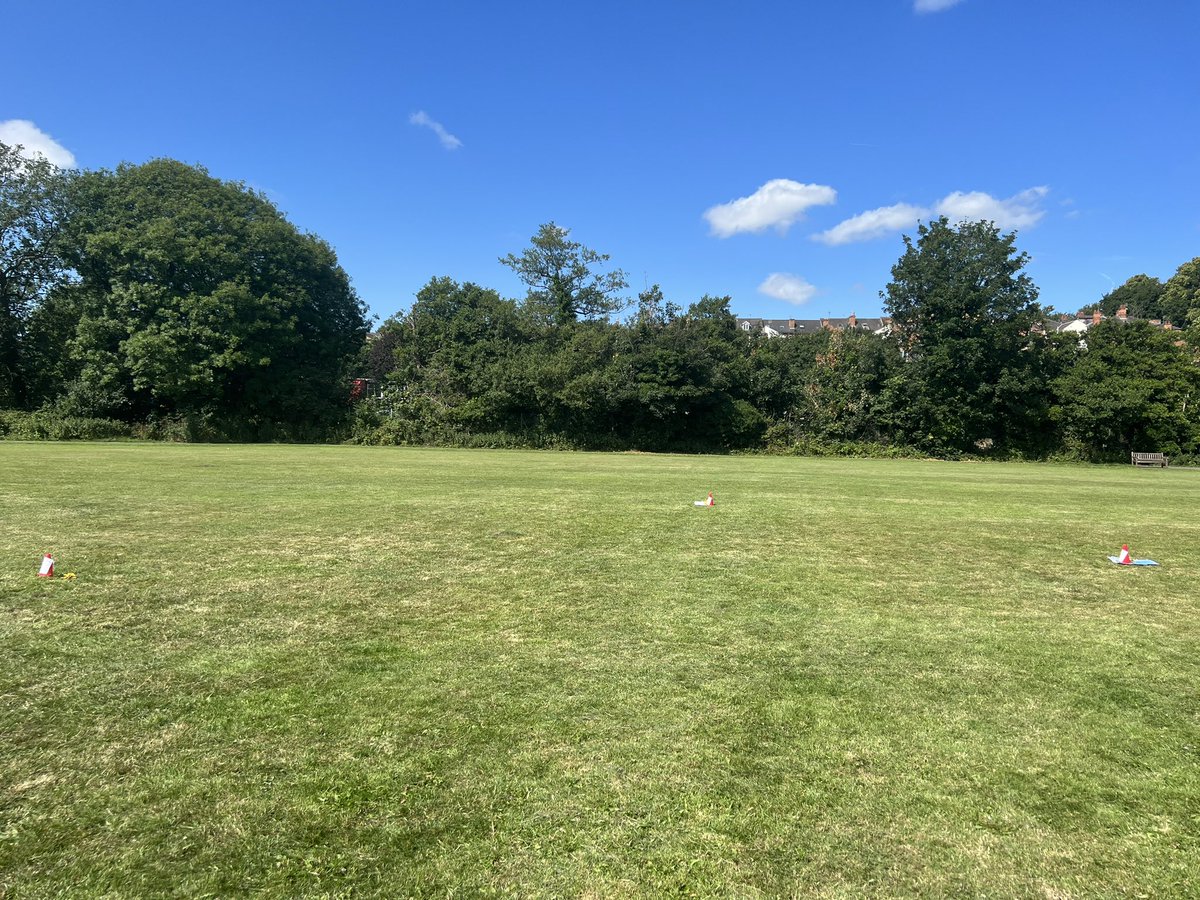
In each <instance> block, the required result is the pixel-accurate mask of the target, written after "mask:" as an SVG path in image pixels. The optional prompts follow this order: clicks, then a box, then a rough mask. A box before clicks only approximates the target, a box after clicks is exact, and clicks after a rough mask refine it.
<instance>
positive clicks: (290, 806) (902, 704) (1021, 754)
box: [0, 443, 1200, 898]
mask: <svg viewBox="0 0 1200 900" xmlns="http://www.w3.org/2000/svg"><path fill="white" fill-rule="evenodd" d="M709 490H713V491H715V492H716V498H717V506H716V507H715V508H713V509H697V508H695V507H694V506H693V505H692V501H693V500H697V499H700V498H701V497H703V496H704V494H705V493H706V492H707V491H709ZM1198 509H1200V472H1193V471H1175V470H1167V471H1159V470H1152V471H1147V470H1141V471H1135V470H1132V469H1125V468H1099V467H1082V466H1081V467H1066V466H1042V465H995V464H968V463H945V462H933V461H929V462H914V461H859V460H810V459H781V458H757V457H742V458H737V457H680V456H647V455H602V454H567V453H515V452H474V451H436V450H419V449H400V448H349V447H346V448H343V447H286V446H252V447H241V446H171V445H166V446H164V445H140V444H59V445H53V444H14V443H7V444H4V443H0V896H3V897H5V898H27V897H29V898H32V897H52V896H110V897H147V896H161V895H173V896H222V897H224V896H232V895H240V894H255V895H260V896H277V897H298V896H381V897H401V896H434V897H438V896H456V897H468V896H492V895H498V896H520V897H550V896H555V897H573V896H583V897H608V896H615V897H657V896H674V895H678V896H712V897H775V896H797V897H809V896H813V897H859V896H864V895H872V896H932V897H939V896H941V897H961V896H978V895H984V894H987V895H990V896H1003V897H1045V898H1066V897H1105V896H1113V897H1118V896H1150V897H1176V896H1189V895H1190V896H1196V895H1197V893H1198V890H1200V888H1198V886H1200V621H1198V616H1197V610H1198V606H1200V527H1198V525H1197V510H1198ZM1124 542H1128V543H1129V544H1130V547H1131V548H1132V550H1133V551H1134V555H1135V556H1151V557H1153V558H1155V559H1157V560H1158V561H1159V562H1160V563H1161V564H1162V566H1161V568H1158V569H1136V570H1130V569H1121V568H1117V567H1116V566H1113V565H1111V564H1110V563H1109V562H1108V561H1107V560H1106V559H1105V555H1106V554H1110V553H1115V552H1116V551H1117V549H1118V548H1119V546H1120V545H1121V544H1122V543H1124ZM44 549H53V550H54V551H55V552H56V554H57V556H58V558H59V564H58V571H59V573H60V574H61V573H64V572H68V571H69V572H74V573H75V574H76V576H77V578H76V579H75V580H74V581H64V580H62V579H58V580H54V581H48V580H46V579H38V578H36V577H34V573H35V572H36V569H37V565H38V561H39V558H40V554H41V551H42V550H44Z"/></svg>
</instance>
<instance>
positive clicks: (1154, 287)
mask: <svg viewBox="0 0 1200 900" xmlns="http://www.w3.org/2000/svg"><path fill="white" fill-rule="evenodd" d="M1164 289H1165V285H1163V283H1162V282H1161V281H1159V280H1158V279H1157V278H1154V277H1153V276H1150V275H1134V276H1133V277H1132V278H1129V279H1128V280H1127V281H1126V282H1125V283H1124V284H1122V285H1120V286H1119V287H1115V288H1113V289H1112V290H1111V291H1109V292H1108V293H1107V294H1105V295H1104V296H1103V297H1102V298H1101V300H1100V304H1099V305H1100V311H1101V312H1102V313H1104V315H1106V316H1115V315H1116V314H1117V311H1118V310H1120V309H1121V308H1122V307H1124V308H1125V311H1126V313H1127V314H1128V315H1129V316H1130V317H1132V318H1134V319H1157V318H1160V317H1161V316H1162V310H1161V309H1160V308H1159V303H1160V301H1161V299H1162V295H1163V290H1164Z"/></svg>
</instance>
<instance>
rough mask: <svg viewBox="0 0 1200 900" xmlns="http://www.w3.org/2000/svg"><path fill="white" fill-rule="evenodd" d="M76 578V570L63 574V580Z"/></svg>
mask: <svg viewBox="0 0 1200 900" xmlns="http://www.w3.org/2000/svg"><path fill="white" fill-rule="evenodd" d="M74 580H75V573H74V572H68V573H67V574H66V575H64V576H63V581H74Z"/></svg>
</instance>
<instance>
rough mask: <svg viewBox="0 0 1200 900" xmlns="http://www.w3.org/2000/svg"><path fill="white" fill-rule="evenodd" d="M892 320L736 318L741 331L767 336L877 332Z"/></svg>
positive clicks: (854, 317) (883, 318)
mask: <svg viewBox="0 0 1200 900" xmlns="http://www.w3.org/2000/svg"><path fill="white" fill-rule="evenodd" d="M891 324H892V320H891V319H889V318H886V317H882V318H861V319H860V318H859V317H857V316H847V317H846V318H838V319H833V318H830V319H760V318H758V317H756V316H743V317H741V318H739V319H738V325H739V326H740V327H741V328H742V330H743V331H755V330H758V331H761V332H763V333H765V334H767V335H768V336H771V335H779V336H787V335H793V334H818V333H820V332H822V331H851V330H853V331H861V332H864V333H877V332H880V331H883V330H885V329H887V328H889V327H890V326H891Z"/></svg>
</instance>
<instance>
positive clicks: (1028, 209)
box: [934, 186, 1050, 229]
mask: <svg viewBox="0 0 1200 900" xmlns="http://www.w3.org/2000/svg"><path fill="white" fill-rule="evenodd" d="M1048 193H1050V188H1048V187H1044V186H1043V187H1033V188H1030V189H1029V190H1027V191H1021V193H1019V194H1014V195H1013V196H1011V197H1009V198H1008V199H1007V200H997V199H996V198H995V197H993V196H992V195H991V194H985V193H983V192H982V191H972V192H971V193H969V194H964V193H963V192H962V191H955V192H954V193H953V194H950V195H949V196H947V197H945V198H943V199H942V200H941V201H939V202H938V205H937V207H936V208H935V210H934V211H935V212H937V214H938V215H940V216H945V217H946V218H948V219H950V220H951V221H953V222H961V221H972V222H974V221H978V220H980V219H984V220H987V221H991V222H995V223H996V226H997V227H998V228H1002V229H1012V228H1028V227H1030V226H1033V225H1036V224H1037V223H1038V222H1040V221H1041V219H1042V216H1044V215H1045V214H1046V213H1045V210H1043V209H1041V208H1040V207H1039V206H1038V202H1039V201H1040V200H1041V199H1042V198H1043V197H1045V196H1046V195H1047V194H1048Z"/></svg>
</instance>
